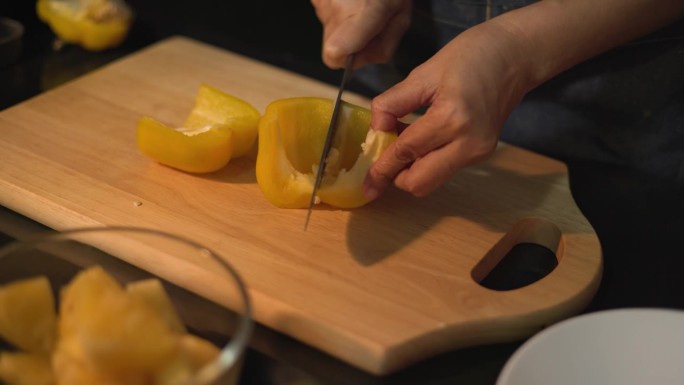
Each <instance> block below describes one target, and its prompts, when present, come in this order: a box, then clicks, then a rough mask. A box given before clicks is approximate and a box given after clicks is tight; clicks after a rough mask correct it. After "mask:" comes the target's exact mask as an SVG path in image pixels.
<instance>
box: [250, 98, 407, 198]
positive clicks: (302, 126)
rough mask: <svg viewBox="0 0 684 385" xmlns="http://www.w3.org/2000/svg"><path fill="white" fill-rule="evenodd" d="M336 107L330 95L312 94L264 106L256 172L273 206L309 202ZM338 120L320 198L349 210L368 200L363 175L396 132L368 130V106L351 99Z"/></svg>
mask: <svg viewBox="0 0 684 385" xmlns="http://www.w3.org/2000/svg"><path fill="white" fill-rule="evenodd" d="M332 108H333V101H332V100H330V99H324V98H313V97H310V98H306V97H305V98H289V99H281V100H277V101H274V102H273V103H271V104H270V105H269V106H268V107H267V108H266V112H265V114H264V116H263V117H262V119H261V121H260V123H259V153H258V155H257V163H256V176H257V183H258V184H259V187H260V189H261V191H262V192H263V194H264V196H265V197H266V199H268V200H269V202H271V203H272V204H273V205H275V206H277V207H281V208H304V207H307V206H308V204H309V199H310V197H311V192H312V190H313V184H314V178H315V171H316V169H317V167H318V162H319V161H320V156H321V153H322V151H323V143H324V142H325V136H326V134H327V130H328V126H329V123H330V117H331V115H332ZM338 124H339V125H338V128H337V132H336V138H335V140H334V144H333V148H332V149H331V151H330V156H329V158H328V161H327V170H326V174H325V177H324V178H323V181H322V183H321V188H320V190H319V191H318V194H317V197H318V198H319V199H320V201H321V202H323V203H327V204H329V205H331V206H335V207H339V208H345V209H351V208H356V207H360V206H363V205H365V204H366V203H368V202H369V201H368V199H367V198H366V197H365V196H364V194H363V180H364V178H365V176H366V173H367V172H368V169H369V168H370V166H371V164H372V163H373V162H374V161H375V160H376V159H377V158H378V156H379V155H380V154H381V153H382V151H383V150H384V149H385V148H387V147H388V146H389V145H390V144H391V143H392V142H393V141H394V140H395V139H396V134H395V133H389V132H381V131H374V130H369V126H370V111H369V110H367V109H365V108H362V107H359V106H356V105H353V104H349V103H344V104H343V106H342V110H341V111H340V117H339V122H338Z"/></svg>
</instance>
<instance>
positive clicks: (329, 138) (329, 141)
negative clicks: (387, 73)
mask: <svg viewBox="0 0 684 385" xmlns="http://www.w3.org/2000/svg"><path fill="white" fill-rule="evenodd" d="M353 64H354V54H351V55H349V56H347V61H346V63H345V65H344V73H343V74H342V81H341V82H340V88H339V90H338V91H337V98H336V99H335V105H334V107H333V112H332V117H331V118H330V125H329V126H328V134H327V135H326V137H325V143H324V144H323V151H322V152H321V160H320V162H318V170H317V171H316V179H315V180H314V185H313V190H311V199H310V200H309V208H308V210H307V212H306V220H305V221H304V231H306V229H307V227H308V226H309V219H311V211H312V209H313V205H314V204H315V203H316V193H317V192H318V189H319V188H320V187H321V181H322V180H323V175H324V174H325V167H326V165H327V163H328V154H330V149H331V148H332V145H333V141H334V140H335V132H336V131H337V121H338V117H339V114H340V108H341V107H342V92H344V87H345V86H346V85H347V82H348V81H349V79H350V78H351V73H352V66H353Z"/></svg>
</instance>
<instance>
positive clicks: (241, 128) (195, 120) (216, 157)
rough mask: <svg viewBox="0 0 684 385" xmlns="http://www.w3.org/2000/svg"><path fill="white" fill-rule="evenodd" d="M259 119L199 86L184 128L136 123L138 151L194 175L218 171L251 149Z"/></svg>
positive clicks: (241, 104) (230, 99)
mask: <svg viewBox="0 0 684 385" xmlns="http://www.w3.org/2000/svg"><path fill="white" fill-rule="evenodd" d="M260 117H261V115H260V114H259V111H257V110H256V109H255V108H254V107H252V106H251V105H249V104H248V103H246V102H244V101H243V100H241V99H238V98H236V97H234V96H231V95H228V94H226V93H224V92H222V91H220V90H218V89H216V88H214V87H211V86H209V85H207V84H202V85H201V86H200V89H199V91H198V93H197V97H196V99H195V107H194V108H193V109H192V111H191V112H190V115H189V116H188V118H187V120H186V122H185V125H184V127H180V128H177V129H174V128H171V127H169V126H167V125H165V124H164V123H161V122H159V121H157V120H155V119H153V118H151V117H147V116H144V117H142V118H140V120H139V121H138V148H139V149H140V151H141V152H142V153H143V154H144V155H146V156H148V157H150V158H152V159H154V160H156V161H158V162H159V163H162V164H165V165H167V166H171V167H174V168H177V169H179V170H183V171H187V172H193V173H207V172H213V171H217V170H219V169H221V168H223V167H224V166H226V165H227V164H228V162H230V160H231V159H232V158H235V157H239V156H242V155H245V154H247V153H248V152H249V150H251V148H252V147H253V146H254V143H255V141H256V136H257V125H258V123H259V119H260Z"/></svg>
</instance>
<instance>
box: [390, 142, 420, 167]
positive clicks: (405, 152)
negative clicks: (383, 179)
mask: <svg viewBox="0 0 684 385" xmlns="http://www.w3.org/2000/svg"><path fill="white" fill-rule="evenodd" d="M394 143H395V146H394V151H393V152H392V155H393V156H394V159H395V160H396V161H397V162H400V163H403V164H406V163H410V162H413V161H414V160H416V159H418V157H419V156H420V154H419V153H418V149H417V148H416V147H415V145H414V144H412V143H409V142H406V141H403V140H397V141H395V142H394Z"/></svg>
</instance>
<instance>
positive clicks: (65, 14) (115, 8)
mask: <svg viewBox="0 0 684 385" xmlns="http://www.w3.org/2000/svg"><path fill="white" fill-rule="evenodd" d="M36 12H37V13H38V17H39V18H40V19H41V20H42V21H43V22H45V23H47V24H48V25H49V26H50V28H51V29H52V31H53V32H54V33H55V35H57V37H58V38H59V39H60V40H61V41H63V42H65V43H70V44H77V45H80V46H82V47H83V48H85V49H87V50H89V51H102V50H105V49H108V48H113V47H116V46H118V45H119V44H121V42H122V41H123V40H124V39H125V38H126V35H127V34H128V30H129V29H130V27H131V24H132V22H133V12H132V10H131V8H130V7H129V6H128V5H127V4H126V3H125V2H124V1H123V0H38V2H37V3H36Z"/></svg>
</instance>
